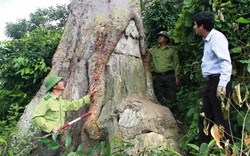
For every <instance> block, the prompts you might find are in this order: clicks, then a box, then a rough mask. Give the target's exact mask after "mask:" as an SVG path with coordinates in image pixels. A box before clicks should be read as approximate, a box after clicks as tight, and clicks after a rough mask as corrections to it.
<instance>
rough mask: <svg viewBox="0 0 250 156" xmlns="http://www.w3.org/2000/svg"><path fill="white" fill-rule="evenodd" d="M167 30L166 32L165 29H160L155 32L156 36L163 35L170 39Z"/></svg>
mask: <svg viewBox="0 0 250 156" xmlns="http://www.w3.org/2000/svg"><path fill="white" fill-rule="evenodd" d="M169 34H170V33H169V32H166V31H160V32H159V33H158V34H157V37H158V36H159V35H163V36H166V37H167V38H168V39H170V38H169Z"/></svg>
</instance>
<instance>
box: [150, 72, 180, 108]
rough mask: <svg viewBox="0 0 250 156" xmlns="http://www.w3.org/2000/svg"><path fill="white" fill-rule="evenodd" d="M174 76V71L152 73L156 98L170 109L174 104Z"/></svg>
mask: <svg viewBox="0 0 250 156" xmlns="http://www.w3.org/2000/svg"><path fill="white" fill-rule="evenodd" d="M175 80H176V78H175V75H174V72H169V73H158V74H157V73H153V85H154V91H155V95H156V97H157V100H158V101H159V102H160V103H161V104H162V105H164V106H166V107H168V108H170V109H172V108H173V107H175V105H176V102H177V100H176V88H177V87H176V81H175Z"/></svg>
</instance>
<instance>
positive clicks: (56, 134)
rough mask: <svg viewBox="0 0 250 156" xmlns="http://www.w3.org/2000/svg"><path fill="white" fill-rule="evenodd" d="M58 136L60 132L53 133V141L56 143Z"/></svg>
mask: <svg viewBox="0 0 250 156" xmlns="http://www.w3.org/2000/svg"><path fill="white" fill-rule="evenodd" d="M58 135H59V133H58V132H55V133H53V134H52V139H53V140H54V141H56V138H57V137H58Z"/></svg>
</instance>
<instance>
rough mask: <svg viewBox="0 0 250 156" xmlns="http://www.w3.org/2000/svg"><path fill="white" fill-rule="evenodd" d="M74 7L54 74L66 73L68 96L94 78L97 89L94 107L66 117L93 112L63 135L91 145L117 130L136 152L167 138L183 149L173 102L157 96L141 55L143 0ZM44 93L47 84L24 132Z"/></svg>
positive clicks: (94, 1) (81, 1)
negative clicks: (164, 103)
mask: <svg viewBox="0 0 250 156" xmlns="http://www.w3.org/2000/svg"><path fill="white" fill-rule="evenodd" d="M70 7H71V9H70V16H69V19H68V22H67V24H66V26H65V31H64V34H63V36H62V39H61V42H60V44H59V46H58V48H57V50H56V53H55V55H54V57H53V62H52V64H53V66H52V70H51V72H50V73H49V75H51V74H55V75H59V76H61V77H63V78H64V81H65V82H66V87H65V91H64V95H63V96H64V97H65V98H66V99H72V100H74V99H78V98H80V97H82V96H84V95H85V94H87V92H88V88H89V86H90V85H91V84H93V83H94V84H96V88H97V90H98V91H97V92H96V93H95V94H94V95H93V97H92V102H91V105H90V107H89V108H88V107H84V108H82V109H81V110H79V111H75V112H68V113H67V117H66V122H68V121H71V120H73V119H75V118H77V117H78V116H80V115H82V114H84V113H86V112H88V109H89V110H90V111H91V112H92V114H91V116H89V117H88V118H87V119H84V120H81V121H79V122H77V123H75V124H73V125H72V126H70V127H69V128H67V129H65V131H64V134H63V135H64V136H65V135H70V136H71V137H72V140H73V141H72V142H73V146H77V145H79V144H83V145H84V147H85V148H86V149H87V148H89V147H93V146H94V145H97V144H98V143H99V141H100V140H105V141H106V142H107V143H109V142H111V141H112V138H113V137H114V136H116V137H118V138H121V139H124V140H126V141H128V142H131V143H133V144H134V145H135V146H134V147H133V148H131V149H130V150H128V151H127V152H128V153H130V154H132V155H134V154H136V153H137V152H138V151H140V150H143V149H145V147H147V148H149V147H151V146H161V145H163V144H168V143H171V144H173V146H172V147H171V148H173V149H175V150H177V151H179V146H178V143H177V139H178V127H177V124H176V122H175V119H174V118H173V116H172V114H171V112H170V111H169V109H168V108H166V107H163V106H161V105H159V104H157V102H152V101H156V100H155V97H154V93H153V87H152V81H151V75H150V69H149V68H150V66H149V63H148V62H147V61H144V62H143V59H142V55H144V54H145V44H144V39H145V38H144V32H143V25H142V18H141V14H140V1H139V0H132V1H128V0H73V1H72V2H71V6H70ZM49 75H48V76H49ZM44 94H45V87H44V86H42V87H41V89H40V90H39V92H38V93H37V95H36V96H35V97H34V99H33V100H32V102H31V103H30V104H29V105H28V106H27V108H26V111H25V113H24V115H23V116H22V118H21V119H20V121H19V123H18V128H19V129H20V130H21V132H22V133H30V129H31V128H30V127H31V126H30V123H29V121H30V117H31V112H33V110H34V108H35V106H36V105H37V103H38V101H39V100H40V98H41V97H42V95H44ZM79 138H81V139H79ZM86 149H85V150H86ZM138 149H139V150H138Z"/></svg>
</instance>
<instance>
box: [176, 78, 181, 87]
mask: <svg viewBox="0 0 250 156" xmlns="http://www.w3.org/2000/svg"><path fill="white" fill-rule="evenodd" d="M175 83H176V86H179V85H180V78H179V77H178V76H177V77H176V78H175Z"/></svg>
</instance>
